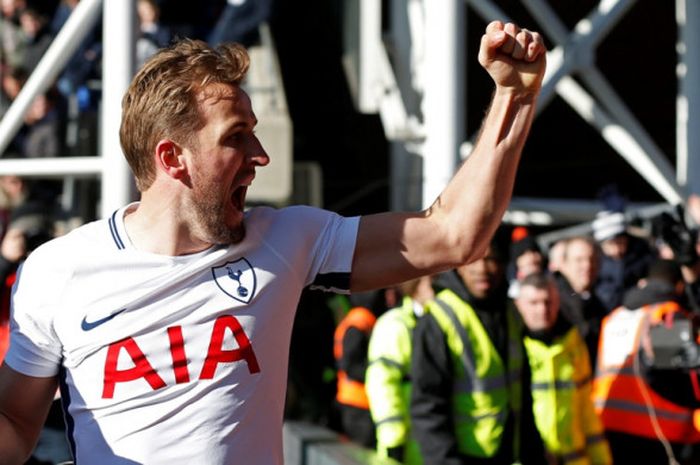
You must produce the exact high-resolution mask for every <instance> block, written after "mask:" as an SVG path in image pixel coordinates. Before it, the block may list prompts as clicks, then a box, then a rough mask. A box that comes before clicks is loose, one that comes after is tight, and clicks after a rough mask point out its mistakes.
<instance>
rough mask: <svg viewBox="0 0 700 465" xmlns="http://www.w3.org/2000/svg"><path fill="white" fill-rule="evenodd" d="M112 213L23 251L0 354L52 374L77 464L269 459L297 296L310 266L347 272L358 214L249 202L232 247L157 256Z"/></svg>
mask: <svg viewBox="0 0 700 465" xmlns="http://www.w3.org/2000/svg"><path fill="white" fill-rule="evenodd" d="M125 208H126V207H125ZM123 213H124V209H121V210H120V211H119V212H116V213H115V215H114V216H113V217H112V218H110V219H109V220H101V221H97V222H93V223H90V224H88V225H85V226H83V227H81V228H78V229H76V230H75V231H73V232H71V233H69V234H68V235H66V236H63V237H61V238H58V239H56V240H53V241H51V242H49V243H48V244H46V245H44V246H42V247H40V248H39V249H37V250H36V251H35V252H34V253H33V254H32V255H31V256H30V257H29V259H28V260H27V262H26V263H25V265H24V266H23V267H22V269H21V271H20V274H19V279H18V284H17V286H16V288H15V293H14V298H13V320H12V335H11V338H12V345H11V347H10V350H9V352H8V353H7V357H6V362H7V363H8V364H9V366H11V367H12V368H13V369H15V370H17V371H19V372H21V373H24V374H26V375H30V376H38V377H46V376H53V375H56V374H59V378H60V380H61V384H62V393H63V400H64V402H65V403H66V404H67V405H66V406H65V407H66V408H67V412H68V414H69V415H70V419H71V420H72V421H73V422H74V425H71V424H70V423H69V434H70V438H71V439H72V440H74V441H75V442H76V461H77V463H82V464H98V463H99V464H100V465H112V464H135V463H136V464H149V465H151V464H168V465H173V464H185V463H186V464H194V463H201V464H208V465H213V464H231V463H245V464H259V465H270V464H281V463H282V462H283V458H282V440H281V436H282V416H283V407H284V398H285V389H286V381H287V363H288V354H289V342H290V335H291V328H292V323H293V319H294V312H295V309H296V306H297V303H298V299H299V296H300V293H301V292H302V289H303V288H304V287H306V286H308V285H310V284H311V283H312V282H313V281H314V280H315V279H316V278H317V277H318V276H320V275H327V276H331V277H334V276H335V277H338V276H340V277H341V278H342V277H345V278H349V272H350V267H351V262H352V254H353V251H354V247H355V240H356V235H357V228H358V223H359V220H358V218H342V217H340V216H338V215H335V214H332V213H330V212H326V211H323V210H319V209H314V208H310V207H290V208H286V209H281V210H274V209H270V208H256V209H253V210H251V211H249V212H248V213H247V215H246V231H247V233H246V238H245V240H244V241H243V242H242V243H240V244H238V245H235V246H230V247H223V246H218V247H212V248H210V249H208V250H205V251H203V252H200V253H197V254H193V255H188V256H179V257H168V256H161V255H155V254H150V253H145V252H140V251H138V250H136V249H135V248H134V247H133V246H132V245H131V243H130V242H129V239H128V236H127V234H126V232H125V230H124V224H123ZM227 268H229V269H227ZM329 273H330V275H328V274H329ZM335 273H337V274H335ZM331 281H332V280H331ZM326 282H330V281H328V280H326ZM341 282H342V280H341ZM345 282H346V283H347V282H349V279H346V281H345ZM326 287H328V286H326ZM333 287H334V288H336V290H338V288H342V287H343V286H342V284H333ZM345 287H347V286H345ZM236 322H237V323H239V324H240V326H241V327H242V330H243V334H241V333H237V334H234V332H235V329H236V324H235V323H236ZM215 327H217V328H218V333H219V335H223V336H222V337H221V338H219V339H218V341H217V339H216V337H214V333H216V332H217V330H214V328H215ZM180 338H181V340H182V343H178V339H180ZM246 338H247V340H249V341H250V346H251V347H252V350H251V351H250V352H247V355H246V356H245V357H243V358H242V359H239V360H235V356H236V355H241V354H245V353H246V352H244V351H242V350H241V347H242V346H241V343H245V339H246ZM120 341H122V342H121V343H120ZM110 346H111V347H112V348H111V350H110ZM139 351H140V352H142V353H143V354H144V356H145V359H141V358H139ZM108 353H111V354H112V358H111V362H112V365H111V369H110V368H109V367H110V359H109V357H108ZM212 354H213V355H212ZM251 354H252V355H251ZM208 355H210V357H208ZM217 357H218V358H217ZM226 357H233V358H230V359H226ZM206 360H209V363H208V366H209V368H208V370H209V374H210V375H211V376H213V377H212V379H202V378H207V376H206V372H207V363H205V361H206ZM177 362H180V365H178V363H177ZM137 364H138V366H139V367H141V370H140V372H138V373H137V372H136V371H135V370H134V369H135V368H136V367H137ZM256 365H257V367H256ZM212 367H213V369H212ZM146 368H148V369H146ZM150 368H152V370H150ZM256 368H257V370H258V371H256ZM130 370H131V371H130ZM108 373H111V374H112V375H116V376H117V378H119V379H117V380H116V381H115V382H113V383H110V382H108V380H107V379H106V374H108ZM130 373H131V374H133V375H134V376H133V379H128V378H129V374H130ZM110 386H111V387H110Z"/></svg>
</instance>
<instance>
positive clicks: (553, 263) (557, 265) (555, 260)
mask: <svg viewBox="0 0 700 465" xmlns="http://www.w3.org/2000/svg"><path fill="white" fill-rule="evenodd" d="M564 249H566V240H565V239H560V240H558V241H556V242H555V243H554V244H552V245H551V246H550V247H549V252H548V253H547V270H548V271H549V272H550V273H554V272H556V271H559V270H561V267H562V263H563V262H564Z"/></svg>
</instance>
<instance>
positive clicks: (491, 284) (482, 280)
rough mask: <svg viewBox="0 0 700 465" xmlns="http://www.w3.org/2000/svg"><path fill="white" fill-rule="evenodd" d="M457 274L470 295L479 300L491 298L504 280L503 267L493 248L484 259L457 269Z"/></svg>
mask: <svg viewBox="0 0 700 465" xmlns="http://www.w3.org/2000/svg"><path fill="white" fill-rule="evenodd" d="M457 273H458V274H459V275H460V277H461V278H462V281H464V285H465V286H467V290H468V291H469V293H470V294H471V295H472V296H473V297H475V298H477V299H484V298H486V297H488V296H490V295H491V294H492V293H493V291H494V290H495V289H497V288H498V286H499V285H500V284H501V282H502V280H503V266H502V265H501V263H500V262H499V261H498V259H497V258H496V255H495V254H494V252H493V249H491V248H489V251H488V252H487V253H486V256H484V258H482V259H480V260H477V261H475V262H472V263H470V264H468V265H464V266H461V267H459V268H457Z"/></svg>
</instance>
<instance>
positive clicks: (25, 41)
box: [19, 6, 54, 71]
mask: <svg viewBox="0 0 700 465" xmlns="http://www.w3.org/2000/svg"><path fill="white" fill-rule="evenodd" d="M49 19H50V18H49V16H47V14H46V13H44V12H43V11H41V10H40V9H38V8H36V7H33V6H31V7H30V6H28V7H27V8H25V9H23V10H22V11H21V12H20V14H19V24H20V27H21V28H22V47H23V51H22V59H21V61H20V66H21V67H22V68H24V69H26V70H29V71H32V70H34V68H36V65H37V64H38V63H39V60H41V57H42V56H44V53H45V52H46V50H47V49H48V48H49V46H50V45H51V42H52V41H53V38H54V36H53V34H51V31H50V29H49Z"/></svg>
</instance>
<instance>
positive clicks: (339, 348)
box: [333, 307, 377, 410]
mask: <svg viewBox="0 0 700 465" xmlns="http://www.w3.org/2000/svg"><path fill="white" fill-rule="evenodd" d="M376 321H377V317H375V316H374V314H373V313H372V312H371V311H369V310H368V309H366V308H364V307H354V308H351V309H350V311H349V312H348V314H347V315H345V318H343V319H342V320H341V321H340V323H339V324H338V327H337V328H336V329H335V334H334V337H333V356H334V357H335V360H336V364H337V365H338V367H342V366H343V364H342V363H341V360H342V359H343V339H344V338H345V333H346V332H347V330H348V329H349V328H351V327H352V328H357V329H359V330H360V331H362V332H363V333H365V334H367V335H368V336H369V334H370V333H371V332H372V328H373V327H374V323H375V322H376ZM336 400H337V401H338V402H339V403H341V404H345V405H352V406H353V407H357V408H361V409H365V410H369V400H368V399H367V393H366V392H365V384H364V383H362V382H359V381H356V380H353V379H350V378H348V374H347V373H346V372H345V370H343V369H342V368H338V392H337V394H336Z"/></svg>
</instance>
